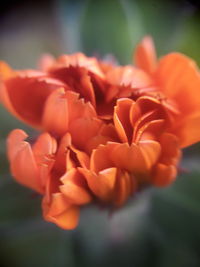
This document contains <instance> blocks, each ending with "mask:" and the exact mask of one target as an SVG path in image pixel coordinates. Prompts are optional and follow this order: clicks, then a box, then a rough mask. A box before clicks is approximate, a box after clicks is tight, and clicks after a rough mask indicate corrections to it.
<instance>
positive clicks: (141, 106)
mask: <svg viewBox="0 0 200 267" xmlns="http://www.w3.org/2000/svg"><path fill="white" fill-rule="evenodd" d="M135 61H136V66H137V67H134V66H115V65H112V64H110V63H109V64H107V63H104V62H101V61H98V60H97V59H95V58H87V57H86V56H84V55H83V54H81V53H77V54H73V55H63V56H61V57H59V58H58V59H54V58H53V57H50V56H48V55H46V56H45V57H43V58H42V60H41V62H40V64H39V65H40V69H41V70H40V71H34V70H25V71H14V70H12V69H10V68H9V67H8V66H7V65H6V64H5V63H1V64H0V73H1V76H0V77H1V84H0V96H1V100H2V102H3V104H4V105H5V106H6V107H7V108H8V110H9V111H10V112H12V113H13V114H14V115H15V116H16V117H18V118H20V119H21V120H23V121H25V122H27V123H28V124H30V125H32V126H34V127H37V128H39V129H41V130H43V133H42V134H40V135H39V137H37V138H36V139H35V140H31V139H30V142H28V140H29V139H27V135H26V133H25V132H23V131H22V130H14V131H13V132H11V134H10V135H9V137H8V157H9V160H10V166H11V173H12V175H13V176H14V178H15V179H16V180H17V181H18V182H19V183H21V184H23V185H25V186H27V187H30V188H31V189H33V190H35V191H37V192H38V193H40V194H42V196H43V200H42V209H43V216H44V218H45V220H47V221H50V222H53V223H55V224H57V225H58V226H59V227H61V228H63V229H73V228H75V227H76V226H77V224H78V220H79V213H80V209H81V207H82V206H84V205H87V204H89V203H91V202H93V203H96V204H97V205H101V206H104V207H108V208H109V209H117V208H120V207H121V206H122V205H124V204H125V203H126V201H128V200H129V199H130V198H131V197H132V196H134V194H135V193H136V192H139V191H141V190H143V188H146V187H147V186H152V185H155V186H167V185H169V184H171V183H172V182H173V181H174V180H175V178H176V176H177V165H178V164H179V161H180V158H181V149H180V148H181V147H185V146H188V145H190V144H192V143H194V142H197V141H199V138H200V131H199V126H198V125H200V124H195V123H197V122H200V121H199V119H200V101H199V99H200V98H198V97H196V96H198V94H199V91H198V89H199V88H200V86H199V85H200V76H199V72H198V70H197V68H196V66H195V65H194V63H193V62H192V61H191V60H190V59H188V58H186V57H185V56H183V55H181V54H178V53H173V54H169V55H167V56H165V57H163V58H162V59H161V60H160V61H158V62H157V59H156V53H155V50H154V46H153V42H152V40H151V38H150V37H146V38H145V39H144V40H143V41H142V42H141V44H139V45H138V47H137V48H136V54H135ZM195 94H196V95H195ZM186 100H187V101H186ZM27 162H28V163H27Z"/></svg>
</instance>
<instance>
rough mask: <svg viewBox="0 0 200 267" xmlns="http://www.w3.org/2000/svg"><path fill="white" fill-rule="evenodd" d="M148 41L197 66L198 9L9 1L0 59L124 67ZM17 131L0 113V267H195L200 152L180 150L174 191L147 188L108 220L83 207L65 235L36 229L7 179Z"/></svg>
mask: <svg viewBox="0 0 200 267" xmlns="http://www.w3.org/2000/svg"><path fill="white" fill-rule="evenodd" d="M145 34H150V35H152V36H153V38H154V40H155V43H156V48H157V51H158V55H159V56H162V55H164V54H166V53H168V52H170V51H179V52H183V53H185V54H186V55H188V56H190V57H192V58H193V59H194V60H196V61H197V63H199V64H200V50H199V49H200V45H199V44H200V7H199V5H198V1H186V0H179V1H170V0H168V1H162V0H160V1H158V0H157V1H156V0H133V1H131V0H101V1H98V0H96V1H95V0H90V1H84V0H82V1H81V0H79V1H75V0H72V1H70V0H68V1H67V0H57V1H42V0H40V1H36V0H35V1H30V0H26V1H19V0H18V1H17V0H15V1H14V0H13V1H7V2H5V3H4V5H1V8H0V59H2V60H6V61H7V62H8V63H9V64H10V65H11V66H12V67H14V68H18V69H20V68H33V67H36V65H37V61H38V59H39V57H40V55H41V54H42V53H46V52H48V53H52V54H53V55H55V56H58V55H59V54H61V53H73V52H76V51H82V52H85V53H86V54H87V55H96V56H99V57H104V56H108V55H111V54H113V55H114V56H115V57H116V58H117V59H118V61H119V62H120V63H121V64H126V63H130V62H131V57H132V52H133V48H134V46H135V45H136V44H137V42H138V41H139V40H141V38H142V37H143V36H144V35H145ZM199 89H200V88H199ZM186 101H187V99H186ZM14 128H22V129H25V130H26V131H28V132H29V133H31V131H32V129H30V128H27V126H25V125H23V124H22V123H20V122H19V121H17V120H15V119H14V118H13V117H12V116H11V115H10V114H8V113H7V112H6V111H5V110H4V109H3V107H2V106H1V107H0V157H1V159H0V266H1V267H5V266H6V267H7V266H9V267H36V266H37V267H44V266H47V267H77V266H81V267H84V266H87V267H90V266H97V267H98V266H99V267H100V266H105V267H107V266H109V267H110V266H116V267H118V266H123V267H126V266H127V267H132V266H133V267H146V266H148V267H151V266H152V267H199V266H200V156H199V155H200V146H199V145H194V146H192V147H191V148H189V149H187V150H185V151H184V159H183V161H182V165H181V168H182V170H181V172H180V175H179V177H178V179H177V181H176V182H175V183H174V184H173V185H172V186H170V187H168V188H165V189H149V190H147V191H146V192H144V193H142V194H140V195H138V196H137V197H136V199H135V200H134V201H131V202H130V203H129V204H128V205H127V206H126V207H124V208H123V209H122V210H121V211H119V212H117V213H115V214H112V215H110V214H108V213H107V212H106V211H104V210H99V209H98V208H96V207H88V208H85V209H84V210H83V211H82V214H81V221H80V225H79V226H78V228H77V229H76V230H73V231H63V230H61V229H58V228H57V227H56V226H54V225H52V224H51V223H47V222H44V221H43V219H42V216H41V209H40V197H39V196H37V195H35V194H33V192H31V191H30V190H28V189H26V188H23V187H21V186H20V185H18V184H16V183H15V182H14V181H13V180H12V178H11V177H10V175H9V167H8V163H7V159H6V152H5V139H6V136H7V134H8V132H9V131H10V130H11V129H14ZM27 164H28V162H27Z"/></svg>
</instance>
